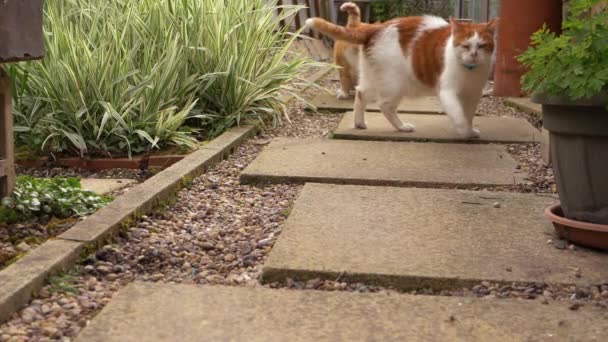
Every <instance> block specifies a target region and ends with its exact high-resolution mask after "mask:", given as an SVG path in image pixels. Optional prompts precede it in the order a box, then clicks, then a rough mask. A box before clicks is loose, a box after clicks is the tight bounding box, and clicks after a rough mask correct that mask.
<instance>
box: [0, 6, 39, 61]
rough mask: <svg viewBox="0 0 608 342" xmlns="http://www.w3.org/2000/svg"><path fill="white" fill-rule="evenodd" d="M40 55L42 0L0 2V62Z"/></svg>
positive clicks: (33, 57) (21, 59)
mask: <svg viewBox="0 0 608 342" xmlns="http://www.w3.org/2000/svg"><path fill="white" fill-rule="evenodd" d="M43 56H44V36H43V34H42V0H3V1H0V63H7V62H18V61H26V60H32V59H40V58H42V57H43Z"/></svg>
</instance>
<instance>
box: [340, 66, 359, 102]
mask: <svg viewBox="0 0 608 342" xmlns="http://www.w3.org/2000/svg"><path fill="white" fill-rule="evenodd" d="M338 74H339V75H340V89H339V90H338V94H337V96H336V97H337V98H338V100H344V99H348V98H350V97H351V96H350V92H351V91H352V90H353V89H355V80H353V78H352V71H351V70H350V68H349V67H342V68H341V69H340V70H338Z"/></svg>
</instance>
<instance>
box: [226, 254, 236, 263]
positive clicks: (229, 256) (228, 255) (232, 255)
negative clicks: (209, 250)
mask: <svg viewBox="0 0 608 342" xmlns="http://www.w3.org/2000/svg"><path fill="white" fill-rule="evenodd" d="M235 259H236V257H235V256H234V254H226V255H225V256H224V261H226V262H232V261H234V260H235Z"/></svg>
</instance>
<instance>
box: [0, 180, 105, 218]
mask: <svg viewBox="0 0 608 342" xmlns="http://www.w3.org/2000/svg"><path fill="white" fill-rule="evenodd" d="M110 200H111V199H110V198H109V197H103V196H99V195H97V194H95V193H93V192H90V191H86V190H82V188H81V186H80V180H79V179H78V178H33V177H29V176H19V177H17V182H16V186H15V190H14V191H13V194H12V196H11V197H5V198H3V199H2V203H1V205H0V222H16V221H24V220H27V219H31V218H37V217H38V218H45V217H46V218H48V217H57V218H67V217H73V216H84V215H88V214H91V213H93V212H95V211H97V210H98V209H99V208H101V207H103V206H104V205H106V204H107V203H108V202H109V201H110Z"/></svg>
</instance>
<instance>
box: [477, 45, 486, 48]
mask: <svg viewBox="0 0 608 342" xmlns="http://www.w3.org/2000/svg"><path fill="white" fill-rule="evenodd" d="M478 46H479V48H480V49H483V48H484V47H486V44H479V45H478Z"/></svg>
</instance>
